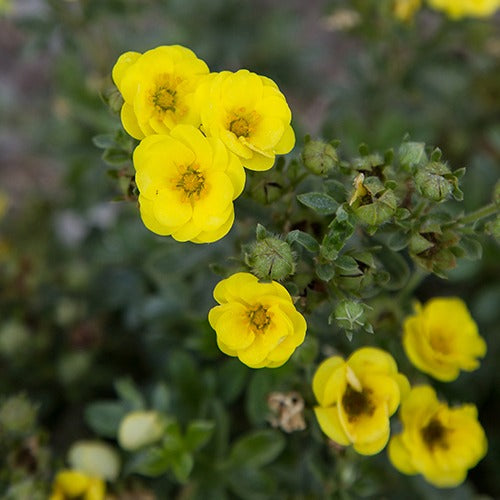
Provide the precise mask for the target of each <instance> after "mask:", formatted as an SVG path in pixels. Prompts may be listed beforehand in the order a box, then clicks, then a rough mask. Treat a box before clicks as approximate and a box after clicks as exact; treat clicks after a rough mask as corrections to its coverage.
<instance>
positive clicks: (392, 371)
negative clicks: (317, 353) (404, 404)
mask: <svg viewBox="0 0 500 500" xmlns="http://www.w3.org/2000/svg"><path fill="white" fill-rule="evenodd" d="M313 391H314V395H315V396H316V399H317V400H318V403H319V406H316V407H315V408H314V412H315V414H316V418H317V420H318V423H319V426H320V427H321V430H322V431H323V432H324V433H325V434H326V435H327V436H328V437H329V438H330V439H332V440H333V441H335V442H336V443H338V444H340V445H342V446H348V445H350V444H352V445H353V447H354V449H355V450H356V451H357V452H358V453H361V454H362V455H374V454H376V453H378V452H379V451H380V450H382V449H383V448H384V446H385V445H386V444H387V441H388V439H389V432H390V427H389V417H390V416H391V415H392V414H393V413H394V412H395V411H396V410H397V408H398V406H399V402H400V399H401V397H402V396H403V395H404V394H405V393H407V392H408V391H409V384H408V380H407V379H406V377H405V376H404V375H402V374H401V373H398V368H397V365H396V362H395V361H394V358H393V357H392V356H391V355H390V354H389V353H387V352H385V351H383V350H382V349H377V348H375V347H363V348H361V349H358V350H357V351H355V352H354V353H353V354H352V355H351V356H350V357H349V358H348V359H347V361H344V359H343V358H342V357H340V356H332V357H330V358H327V359H326V360H325V361H323V362H322V363H321V364H320V365H319V367H318V369H317V370H316V373H315V374H314V378H313Z"/></svg>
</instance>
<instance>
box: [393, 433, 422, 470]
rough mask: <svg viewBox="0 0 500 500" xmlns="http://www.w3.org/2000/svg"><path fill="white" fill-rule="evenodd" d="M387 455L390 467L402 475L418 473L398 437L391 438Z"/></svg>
mask: <svg viewBox="0 0 500 500" xmlns="http://www.w3.org/2000/svg"><path fill="white" fill-rule="evenodd" d="M388 453H389V460H390V461H391V463H392V465H394V467H396V469H398V470H399V471H400V472H402V473H403V474H417V472H418V471H417V470H416V469H415V467H414V465H413V463H412V460H411V454H410V453H409V451H408V450H407V449H406V447H405V445H404V443H403V441H402V439H401V436H400V435H399V436H394V437H392V438H391V440H390V442H389V447H388Z"/></svg>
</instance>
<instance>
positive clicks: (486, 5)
mask: <svg viewBox="0 0 500 500" xmlns="http://www.w3.org/2000/svg"><path fill="white" fill-rule="evenodd" d="M427 2H428V4H429V5H430V6H431V7H432V8H434V9H437V10H442V11H444V12H445V13H446V14H447V15H448V16H449V17H451V18H452V19H458V18H460V17H487V16H491V15H492V14H494V13H495V11H496V10H497V9H498V8H500V0H427Z"/></svg>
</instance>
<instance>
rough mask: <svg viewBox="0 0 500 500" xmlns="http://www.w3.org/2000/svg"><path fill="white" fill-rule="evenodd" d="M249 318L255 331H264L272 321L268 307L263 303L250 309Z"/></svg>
mask: <svg viewBox="0 0 500 500" xmlns="http://www.w3.org/2000/svg"><path fill="white" fill-rule="evenodd" d="M248 319H249V320H250V327H251V328H252V330H253V331H254V332H255V333H261V332H263V331H264V330H265V329H266V328H267V326H268V325H269V323H270V322H271V317H270V316H269V314H267V309H266V308H265V307H264V306H263V305H261V304H259V305H258V306H257V307H254V308H253V309H250V310H249V311H248Z"/></svg>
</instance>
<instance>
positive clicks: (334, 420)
mask: <svg viewBox="0 0 500 500" xmlns="http://www.w3.org/2000/svg"><path fill="white" fill-rule="evenodd" d="M314 414H315V415H316V419H317V420H318V424H319V426H320V427H321V430H322V431H323V432H324V433H325V434H326V435H327V436H328V437H329V438H330V439H331V440H332V441H335V442H336V443H338V444H340V445H342V446H348V445H349V444H351V442H350V441H349V438H348V437H347V434H346V433H345V432H344V429H343V427H342V424H341V423H340V420H339V416H338V412H337V407H336V406H331V407H329V408H322V407H320V406H315V407H314Z"/></svg>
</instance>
